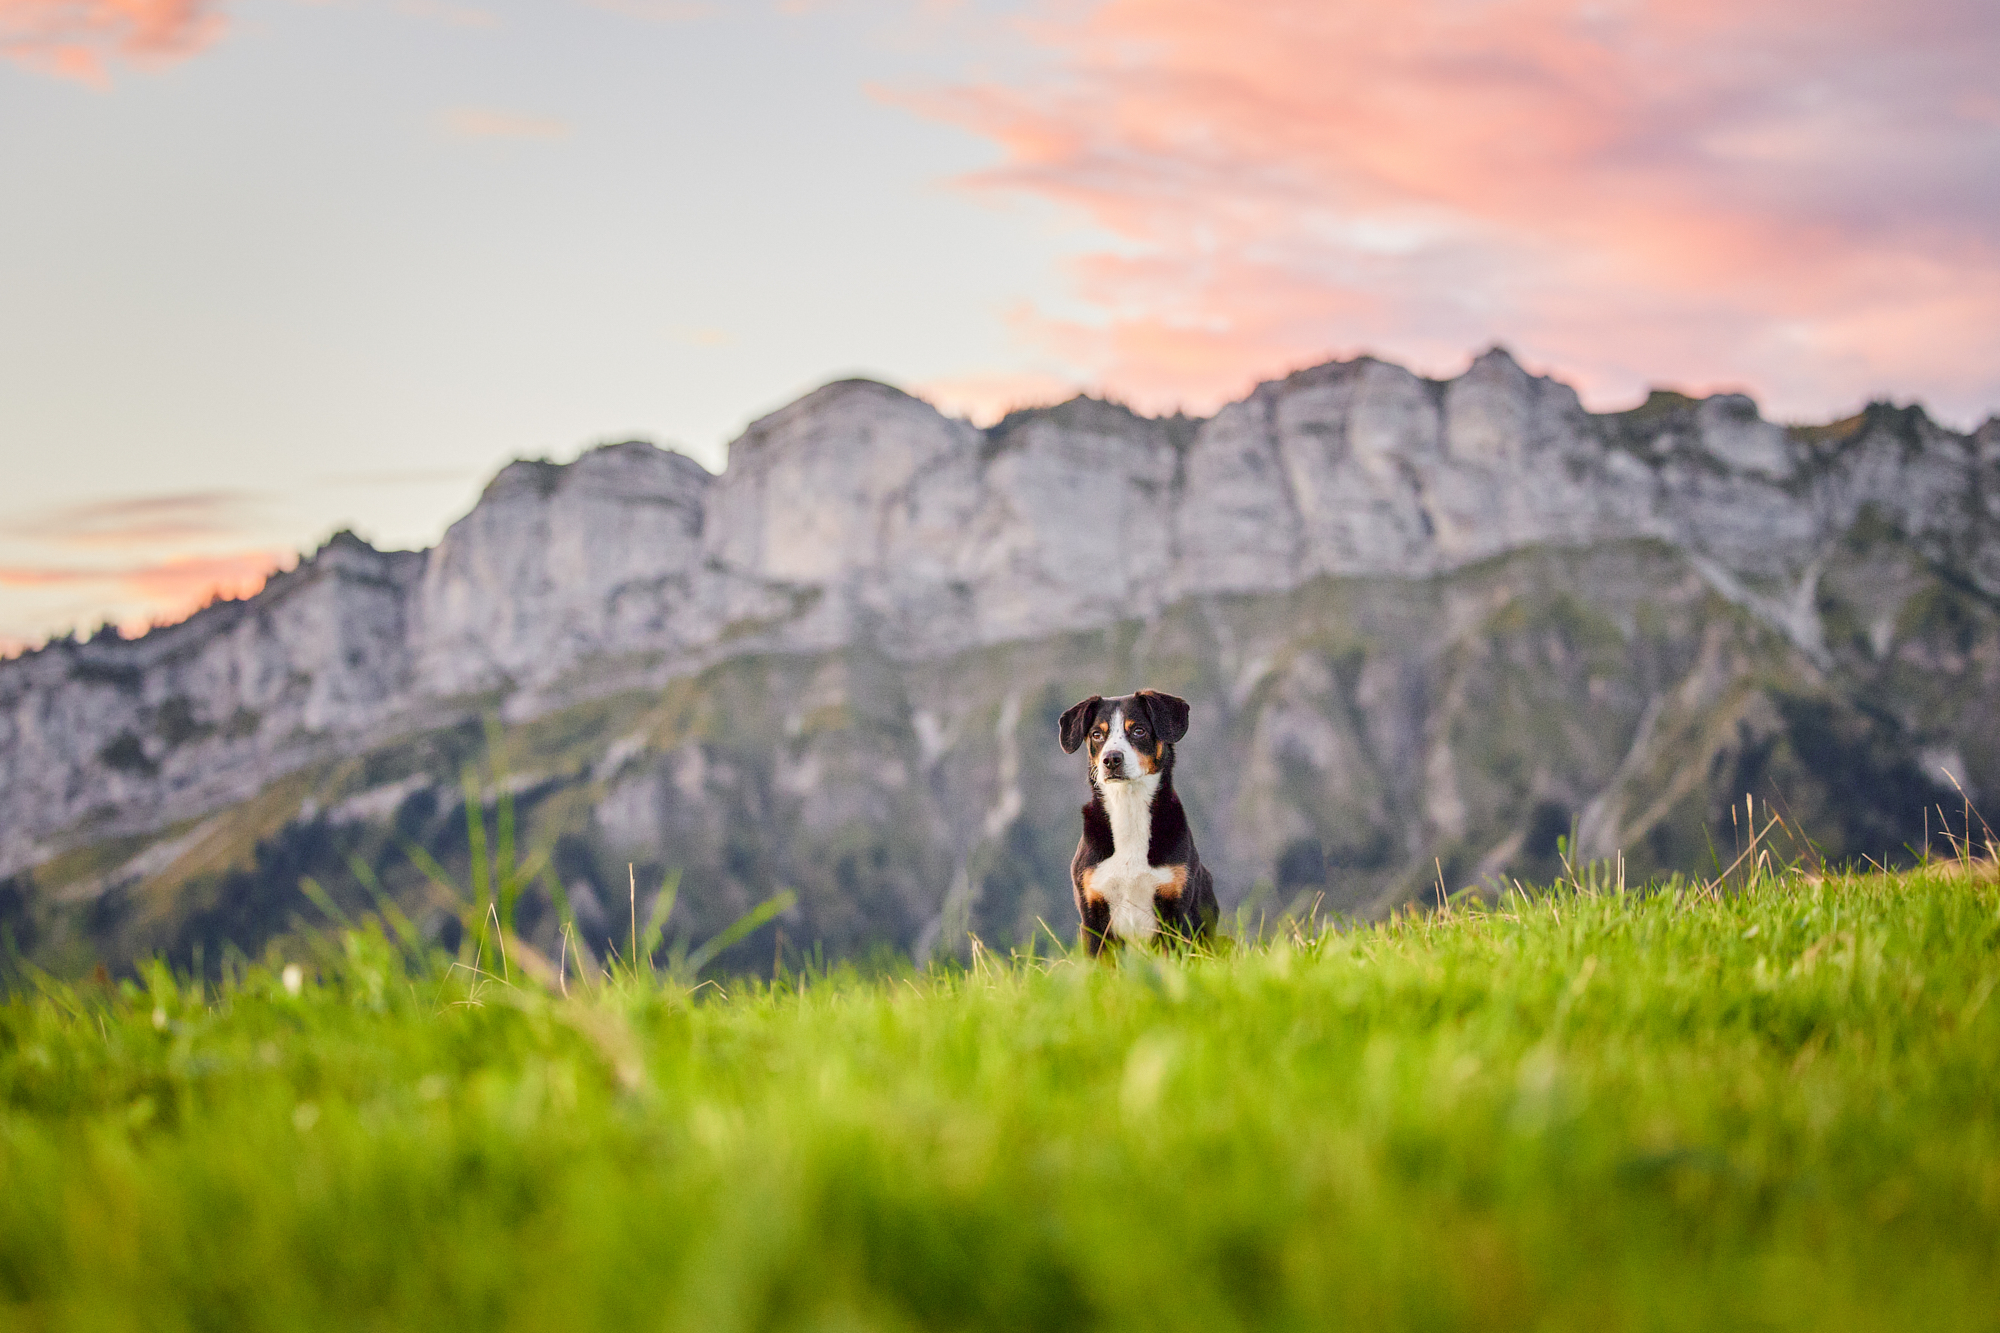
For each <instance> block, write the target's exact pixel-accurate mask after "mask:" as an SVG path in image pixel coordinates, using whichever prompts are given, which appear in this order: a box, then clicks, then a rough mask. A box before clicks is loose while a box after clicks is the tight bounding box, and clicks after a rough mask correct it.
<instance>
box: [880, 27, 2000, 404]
mask: <svg viewBox="0 0 2000 1333" xmlns="http://www.w3.org/2000/svg"><path fill="white" fill-rule="evenodd" d="M1022 31H1023V33H1024V34H1025V36H1026V37H1027V38H1028V39H1029V40H1030V41H1031V42H1032V43H1034V44H1035V45H1036V46H1038V47H1039V48H1040V49H1041V50H1042V51H1043V52H1044V53H1045V54H1046V56H1047V62H1046V64H1044V65H1043V66H1042V67H1041V71H1040V72H1039V73H1038V74H1035V75H1032V76H1024V77H1022V78H1017V79H1012V80H1008V81H988V82H983V83H968V84H963V85H960V86H956V87H948V88H944V89H938V90H933V91H930V92H926V93H920V94H911V93H905V94H899V95H897V96H895V97H894V99H893V100H896V101H898V102H900V103H901V104H903V105H905V106H907V107H910V108H912V109H914V110H916V111H918V112H919V113H921V114H923V115H925V116H928V117H931V118H935V119H941V120H945V121H949V122H953V123H956V124H958V125H961V126H963V127H965V128H967V129H970V130H972V131H973V132H975V133H977V134H979V135H981V136H983V137H985V138H986V139H988V140H989V141H990V142H991V143H992V144H993V145H994V146H995V148H996V149H997V150H998V161H997V162H996V163H995V165H993V166H992V167H990V168H988V169H986V170H983V171H980V172H978V173H975V174H974V175H972V176H970V177H967V178H966V179H965V180H964V181H963V182H962V183H963V185H964V186H965V187H966V188H968V189H970V190H973V191H976V192H980V193H983V194H989V195H991V194H999V195H1012V196H1027V197H1031V198H1035V199H1039V200H1044V201H1049V202H1052V203H1055V204H1057V205H1060V206H1062V207H1063V208H1065V209H1069V210H1073V211H1074V212H1075V213H1077V214H1080V215H1081V216H1082V217H1084V218H1087V219H1088V220H1089V221H1090V222H1091V223H1092V224H1094V227H1095V229H1096V232H1097V234H1098V236H1099V237H1101V238H1102V242H1101V244H1098V245H1095V246H1093V247H1089V248H1086V249H1085V250H1084V251H1083V252H1082V253H1079V254H1077V255H1076V256H1075V257H1074V258H1073V260H1072V261H1071V265H1070V268H1069V271H1068V276H1069V279H1070V283H1071V287H1072V290H1073V292H1074V294H1075V296H1076V298H1077V299H1078V301H1079V302H1080V306H1081V309H1080V311H1078V312H1072V313H1054V312H1050V311H1046V310H1040V309H1030V310H1027V311H1025V312H1024V313H1023V314H1022V315H1021V316H1020V318H1019V320H1018V322H1017V328H1018V331H1019V332H1020V333H1021V335H1022V336H1023V337H1024V338H1026V339H1027V340H1029V342H1030V343H1031V344H1032V345H1034V346H1037V347H1039V348H1042V349H1044V350H1046V351H1052V352H1054V353H1056V354H1058V355H1060V356H1062V357H1064V358H1066V359H1067V360H1069V361H1070V362H1071V363H1072V364H1075V365H1078V366H1080V367H1084V368H1087V372H1088V373H1089V374H1091V375H1093V376H1096V377H1100V378H1101V379H1102V380H1103V381H1104V382H1105V383H1106V384H1107V385H1108V386H1109V387H1110V388H1112V389H1113V390H1114V391H1118V392H1122V393H1123V394H1125V395H1127V396H1129V397H1131V398H1133V399H1134V400H1136V401H1138V402H1140V403H1142V404H1146V405H1150V406H1153V407H1156V408H1165V407H1170V406H1174V405H1178V404H1187V405H1190V406H1197V407H1199V406H1208V405H1212V404H1213V403H1215V402H1216V401H1218V400H1220V399H1223V398H1227V397H1229V396H1232V395H1234V394H1236V393H1239V392H1241V391H1242V390H1243V389H1244V388H1245V387H1247V386H1248V384H1249V383H1250V382H1251V381H1253V380H1254V379H1255V378H1258V377H1261V376H1265V375H1269V374H1271V373H1275V372H1278V371H1282V370H1284V369H1286V368H1288V367H1290V366H1294V365H1298V364H1303V363H1306V362H1310V361H1314V360H1318V359H1321V358H1323V357H1325V356H1328V355H1331V354H1336V353H1343V352H1350V351H1354V350H1360V349H1363V348H1367V347H1372V348H1375V349H1377V350H1381V351H1383V352H1385V353H1388V354H1391V355H1398V356H1402V357H1405V358H1408V359H1412V360H1415V361H1416V362H1418V363H1419V364H1422V365H1425V366H1426V367H1428V368H1435V369H1449V368H1454V367H1455V366H1456V365H1459V364H1462V363H1463V358H1464V355H1465V353H1466V352H1467V351H1469V350H1471V349H1474V348H1478V347H1481V346H1483V345H1485V344H1486V343H1488V342H1491V341H1493V340H1495V339H1500V340H1504V341H1507V342H1510V343H1512V344H1514V345H1515V346H1516V347H1517V348H1518V349H1519V350H1521V351H1523V352H1524V353H1525V354H1526V355H1527V356H1528V358H1529V359H1531V360H1533V361H1537V362H1540V363H1543V364H1547V365H1550V366H1553V367H1557V368H1560V369H1562V370H1563V371H1564V372H1565V373H1566V374H1568V375H1569V376H1570V377H1571V378H1572V379H1575V380H1578V381H1580V384H1581V387H1583V388H1584V389H1585V391H1586V392H1587V393H1593V394H1595V395H1596V396H1598V397H1600V398H1603V397H1607V396H1610V397H1617V396H1620V395H1629V394H1631V393H1635V392H1637V391H1638V390H1639V389H1640V388H1642V387H1643V386H1644V384H1645V382H1646V381H1647V379H1648V378H1649V377H1656V376H1671V377H1676V378H1678V379H1679V380H1681V381H1682V382H1684V383H1685V384H1687V385H1688V386H1689V387H1702V386H1705V385H1709V384H1716V383H1722V382H1729V381H1737V382H1741V381H1749V382H1750V383H1752V384H1753V385H1755V386H1757V387H1758V388H1760V389H1762V390H1764V391H1765V393H1766V394H1767V395H1768V396H1769V397H1770V398H1771V399H1773V400H1774V401H1775V403H1776V404H1777V405H1778V406H1779V407H1780V408H1789V409H1793V410H1801V411H1816V410H1819V409H1822V408H1826V407H1829V406H1834V405H1845V404H1847V403H1849V402H1851V401H1853V400H1854V399H1856V398H1858V397H1861V396H1864V395H1866V394H1869V393H1872V392H1880V391H1884V390H1897V391H1900V392H1903V393H1912V392H1915V393H1921V394H1924V395H1926V396H1927V397H1930V398H1931V399H1932V400H1933V401H1934V402H1942V403H1944V404H1945V405H1947V406H1948V407H1952V408H1956V409H1958V410H1960V411H1963V412H1966V413H1972V412H1976V411H1979V410H1981V409H1982V408H1983V407H1992V406H2000V366H1996V365H1995V363H1994V362H1993V359H1992V357H1991V355H1990V349H1991V348H1992V347H1994V346H2000V228H1996V227H1995V225H1994V223H1993V221H1992V220H1993V219H1994V218H1995V217H2000V134H1996V133H1995V126H1994V120H1993V116H1992V108H1993V105H1994V103H1993V102H1992V93H1991V92H1990V85H1991V70H1992V69H1993V68H1995V66H1996V63H2000V9H1995V8H1994V7H1992V6H1991V5H1989V4H1985V3H1983V0H1914V3H1911V4H1907V5H1903V6H1897V7H1891V6H1882V5H1878V4H1873V3H1864V2H1863V0H1827V2H1826V3H1824V4H1821V5H1819V6H1816V7H1815V8H1814V10H1813V12H1812V13H1811V15H1810V16H1806V15H1802V14H1801V13H1800V11H1799V10H1798V8H1797V6H1796V5H1793V4H1789V3H1779V0H1741V2H1739V3H1722V2H1721V0H1682V2H1679V3H1666V2H1663V0H1598V2H1597V3H1587V4H1578V3H1575V0H1481V2H1476V3H1467V2H1466V0H1415V2H1414V3H1411V4H1407V5H1397V6H1370V5H1359V4H1329V3H1324V0H1269V3H1265V4H1261V5H1257V6H1243V5H1240V4H1235V3H1228V2H1226V0H1105V2H1104V3H1099V4H1096V5H1093V6H1091V7H1090V8H1088V9H1086V10H1082V11H1075V10H1071V9H1066V8H1065V9H1058V8H1054V7H1051V8H1050V9H1048V10H1046V11H1044V12H1043V16H1042V17H1039V18H1036V19H1034V20H1032V21H1030V22H1027V23H1026V24H1024V27H1023V29H1022Z"/></svg>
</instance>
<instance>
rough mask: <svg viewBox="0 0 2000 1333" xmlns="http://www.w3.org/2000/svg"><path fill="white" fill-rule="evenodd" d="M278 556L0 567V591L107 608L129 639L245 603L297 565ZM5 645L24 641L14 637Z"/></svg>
mask: <svg viewBox="0 0 2000 1333" xmlns="http://www.w3.org/2000/svg"><path fill="white" fill-rule="evenodd" d="M296 561H297V556H296V555H295V554H294V553H292V552H289V551H281V550H249V551H229V552H222V553H216V554H207V555H192V556H181V557H176V558H172V559H166V560H152V561H145V562H141V563H138V564H129V565H119V566H110V567H95V566H73V565H41V564H16V565H0V588H10V589H24V590H37V589H44V590H48V589H52V590H61V591H65V592H70V593H72V594H74V595H76V596H78V597H82V598H89V599H92V600H93V601H95V602H97V603H98V604H100V605H103V606H105V607H108V608H111V612H110V613H111V616H112V618H113V619H114V620H116V622H117V623H118V624H119V626H120V627H121V628H123V629H124V630H125V631H126V632H128V633H134V632H137V631H140V630H143V629H146V628H148V627H149V626H153V625H169V624H173V623H174V622H176V621H180V620H184V619H186V618H187V617H188V616H189V615H191V614H193V613H194V612H195V611H197V610H199V609H201V608H202V607H204V606H206V605H208V604H209V603H210V602H213V601H217V600H225V599H232V598H240V597H248V596H250V595H252V594H253V593H255V592H257V591H258V590H259V589H260V588H262V587H263V586H264V583H265V581H266V580H267V579H269V578H270V577H271V575H273V574H275V573H277V572H278V571H279V570H281V569H285V568H288V567H290V566H291V565H292V564H294V563H296ZM6 637H7V641H9V642H14V643H19V642H24V641H25V640H24V639H23V638H22V637H21V636H20V635H18V634H15V635H10V636H6Z"/></svg>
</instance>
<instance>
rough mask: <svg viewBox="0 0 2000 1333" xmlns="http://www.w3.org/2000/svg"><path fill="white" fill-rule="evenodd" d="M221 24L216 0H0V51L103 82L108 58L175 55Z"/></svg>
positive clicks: (214, 33)
mask: <svg viewBox="0 0 2000 1333" xmlns="http://www.w3.org/2000/svg"><path fill="white" fill-rule="evenodd" d="M223 23H224V20H223V17H222V15H221V14H220V13H219V12H217V9H216V6H215V3H214V0H0V54H5V55H7V56H9V57H10V58H12V59H14V60H17V61H19V62H21V63H22V64H24V65H27V66H29V67H31V68H36V69H42V70H46V71H48V72H50V73H53V74H58V75H62V76H64V77H67V78H72V79H78V80H81V81H83V82H85V83H93V84H102V83H104V82H106V80H107V78H108V73H107V69H106V61H107V60H108V59H109V58H111V57H113V56H117V57H120V58H123V59H126V60H130V61H134V62H136V63H140V64H148V63H158V62H163V61H169V60H176V59H179V58H180V57H182V56H188V55H192V54H194V53H195V52H196V51H199V50H201V48H203V47H204V46H207V45H208V44H209V43H210V42H212V41H214V40H215V38H216V37H218V36H219V35H220V34H221V32H222V28H223Z"/></svg>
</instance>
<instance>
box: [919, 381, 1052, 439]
mask: <svg viewBox="0 0 2000 1333" xmlns="http://www.w3.org/2000/svg"><path fill="white" fill-rule="evenodd" d="M1082 391H1083V390H1082V388H1081V386H1079V385H1078V384H1077V383H1076V382H1075V381H1074V380H1072V379H1068V378H1066V377H1064V376H1061V375H1048V374H1042V373H1039V372H1035V371H1027V372H1024V373H1021V374H979V375H943V376H939V377H938V378H936V379H928V380H925V381H924V382H923V383H921V384H917V385H913V386H912V387H911V392H912V393H914V394H916V395H917V397H919V398H922V399H923V400H924V401H926V402H928V403H930V404H931V405H932V406H934V407H936V408H937V409H938V410H939V411H941V412H947V413H950V414H951V415H953V416H960V417H964V418H965V419H966V420H967V421H970V422H972V423H973V424H974V425H976V426H990V425H992V424H993V423H994V422H996V421H998V420H1000V418H1002V417H1004V416H1006V415H1007V414H1008V413H1009V412H1012V411H1014V410H1015V409H1017V408H1023V407H1046V406H1048V405H1049V404H1051V403H1061V402H1066V401H1068V400H1069V399H1071V398H1074V397H1076V395H1077V394H1078V393H1080V392H1082Z"/></svg>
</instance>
